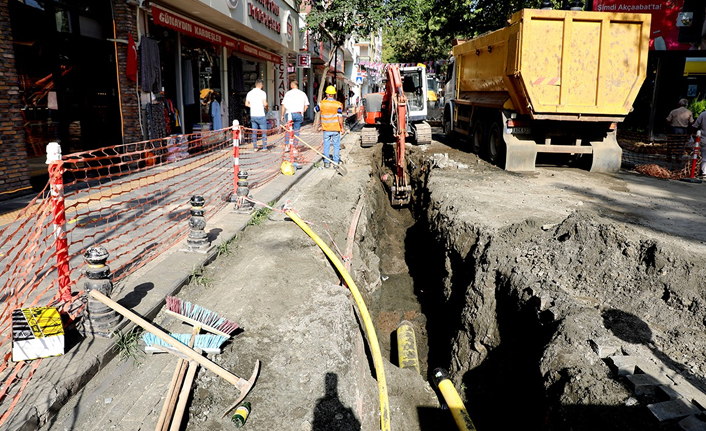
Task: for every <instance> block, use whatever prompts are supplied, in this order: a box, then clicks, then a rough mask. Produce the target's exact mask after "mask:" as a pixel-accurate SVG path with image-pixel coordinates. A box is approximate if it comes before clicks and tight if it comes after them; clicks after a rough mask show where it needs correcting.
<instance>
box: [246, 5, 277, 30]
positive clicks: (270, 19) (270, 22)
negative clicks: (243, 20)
mask: <svg viewBox="0 0 706 431" xmlns="http://www.w3.org/2000/svg"><path fill="white" fill-rule="evenodd" d="M256 1H257V3H259V4H260V7H258V6H257V5H256V4H254V2H249V3H248V16H250V18H252V19H254V20H255V21H257V22H259V23H260V24H264V26H265V27H267V28H268V29H269V30H272V31H273V32H275V33H277V34H281V32H282V23H280V21H279V19H278V18H277V17H279V6H278V5H277V3H275V2H274V0H256Z"/></svg>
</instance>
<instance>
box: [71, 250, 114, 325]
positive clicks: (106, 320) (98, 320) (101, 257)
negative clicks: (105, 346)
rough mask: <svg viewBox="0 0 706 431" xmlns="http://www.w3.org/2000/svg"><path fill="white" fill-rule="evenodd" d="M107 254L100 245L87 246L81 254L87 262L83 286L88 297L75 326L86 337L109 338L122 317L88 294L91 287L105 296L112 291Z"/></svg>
mask: <svg viewBox="0 0 706 431" xmlns="http://www.w3.org/2000/svg"><path fill="white" fill-rule="evenodd" d="M108 256H109V254H108V250H106V249H105V247H103V246H102V245H99V246H94V247H88V250H86V252H85V253H84V254H83V260H84V261H85V262H86V264H88V268H86V271H85V274H86V282H85V283H84V286H83V287H84V289H85V291H86V294H87V295H86V296H87V298H88V299H87V304H86V309H85V310H84V314H83V319H82V320H81V322H80V323H79V324H78V325H77V328H78V330H79V332H80V333H81V334H83V336H86V337H87V336H98V337H102V338H111V337H112V336H113V335H114V332H115V330H116V329H117V328H118V324H119V323H120V320H121V318H122V316H121V315H120V314H118V313H117V312H116V311H115V310H113V309H112V308H110V307H108V306H107V305H105V304H103V303H102V302H100V301H99V300H97V299H94V298H93V297H92V296H90V295H88V293H89V292H90V291H91V290H93V289H96V290H98V291H99V292H100V293H102V294H104V295H106V296H110V294H111V293H112V291H113V283H112V282H111V281H110V277H111V274H110V267H109V266H108V265H106V264H105V262H106V261H107V260H108Z"/></svg>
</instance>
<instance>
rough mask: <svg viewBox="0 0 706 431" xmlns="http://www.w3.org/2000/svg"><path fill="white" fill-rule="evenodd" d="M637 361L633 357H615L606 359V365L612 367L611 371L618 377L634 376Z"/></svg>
mask: <svg viewBox="0 0 706 431" xmlns="http://www.w3.org/2000/svg"><path fill="white" fill-rule="evenodd" d="M637 361H638V359H637V358H636V357H635V356H623V355H616V356H610V357H608V364H609V365H612V368H613V371H615V373H616V374H617V375H619V376H627V375H630V374H635V364H636V363H637Z"/></svg>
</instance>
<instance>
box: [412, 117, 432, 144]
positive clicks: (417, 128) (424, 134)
mask: <svg viewBox="0 0 706 431" xmlns="http://www.w3.org/2000/svg"><path fill="white" fill-rule="evenodd" d="M413 127H414V136H415V138H416V141H417V145H428V144H431V126H430V125H429V124H427V122H426V121H424V122H421V123H416V124H414V125H413Z"/></svg>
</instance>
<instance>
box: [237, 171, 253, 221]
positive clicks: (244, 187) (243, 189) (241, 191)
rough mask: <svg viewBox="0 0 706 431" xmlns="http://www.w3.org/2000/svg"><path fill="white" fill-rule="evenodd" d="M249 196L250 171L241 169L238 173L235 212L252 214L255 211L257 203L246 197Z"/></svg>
mask: <svg viewBox="0 0 706 431" xmlns="http://www.w3.org/2000/svg"><path fill="white" fill-rule="evenodd" d="M249 196H250V185H249V183H248V172H247V171H241V172H239V173H238V188H237V189H236V190H235V212H237V213H240V214H250V213H251V212H252V211H253V209H254V208H255V204H254V203H252V202H251V201H249V200H247V199H246V198H247V197H249Z"/></svg>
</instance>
